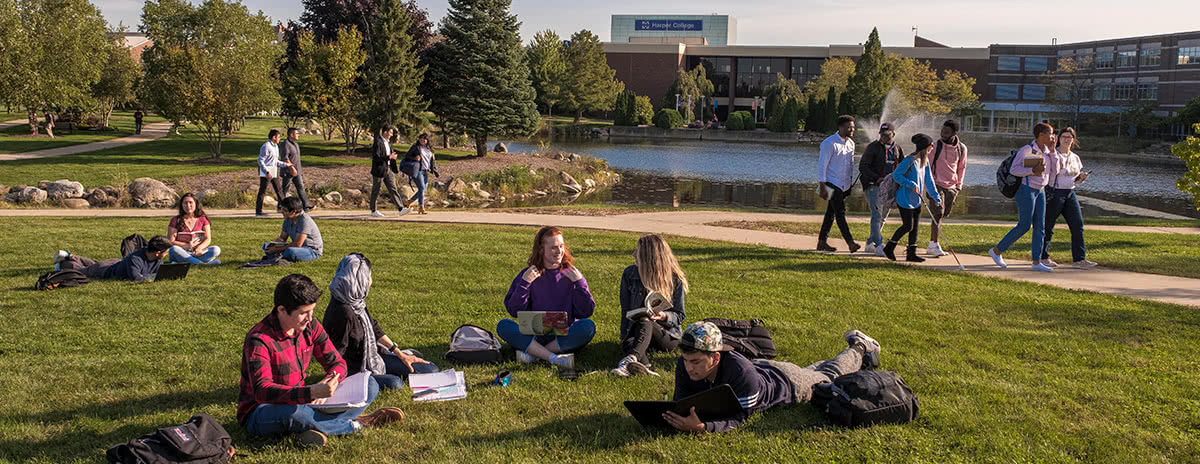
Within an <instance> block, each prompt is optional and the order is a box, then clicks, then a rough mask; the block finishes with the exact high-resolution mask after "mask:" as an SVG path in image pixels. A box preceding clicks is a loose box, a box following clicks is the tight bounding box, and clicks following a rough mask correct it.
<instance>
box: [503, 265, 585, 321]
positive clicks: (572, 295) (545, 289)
mask: <svg viewBox="0 0 1200 464" xmlns="http://www.w3.org/2000/svg"><path fill="white" fill-rule="evenodd" d="M524 273H525V271H524V270H521V272H519V273H517V277H516V278H514V279H513V281H512V285H509V286H508V294H506V295H504V307H505V309H507V310H508V314H509V315H510V316H512V317H517V312H518V311H563V312H566V313H567V321H569V323H571V324H574V323H575V320H577V319H587V318H589V317H592V312H593V311H594V310H595V309H596V300H594V299H592V292H591V290H589V289H588V284H587V279H585V278H582V277H581V278H580V279H579V280H578V281H576V282H571V279H569V278H567V273H566V272H564V270H563V268H558V269H546V270H545V271H543V272H542V275H540V276H538V278H536V279H534V280H533V282H526V281H525V279H524V278H522V277H521V276H522V275H524Z"/></svg>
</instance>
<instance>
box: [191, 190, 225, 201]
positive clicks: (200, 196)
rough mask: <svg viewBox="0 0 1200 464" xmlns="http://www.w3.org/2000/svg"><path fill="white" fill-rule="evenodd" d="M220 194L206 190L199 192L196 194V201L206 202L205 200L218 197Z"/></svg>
mask: <svg viewBox="0 0 1200 464" xmlns="http://www.w3.org/2000/svg"><path fill="white" fill-rule="evenodd" d="M218 193H220V192H217V190H216V189H204V190H201V191H199V192H196V200H198V201H200V202H204V199H205V198H208V197H210V196H213V195H216V194H218Z"/></svg>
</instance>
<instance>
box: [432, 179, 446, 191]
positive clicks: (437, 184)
mask: <svg viewBox="0 0 1200 464" xmlns="http://www.w3.org/2000/svg"><path fill="white" fill-rule="evenodd" d="M449 186H450V184H447V183H445V182H442V181H440V180H439V181H437V182H434V183H433V189H434V190H439V191H442V192H445V191H446V188H448V187H449Z"/></svg>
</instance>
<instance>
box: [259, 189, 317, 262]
mask: <svg viewBox="0 0 1200 464" xmlns="http://www.w3.org/2000/svg"><path fill="white" fill-rule="evenodd" d="M280 208H281V209H283V217H284V219H283V228H282V230H281V231H280V233H279V237H277V238H276V239H275V241H274V242H270V243H264V244H263V251H266V252H267V254H268V255H270V254H275V253H282V254H283V259H286V260H288V261H312V260H314V259H317V258H320V257H321V252H322V250H323V247H324V242H322V241H321V229H318V228H317V223H316V222H314V221H313V219H312V217H310V216H309V215H307V214H305V213H304V202H302V201H300V199H299V198H296V197H287V198H284V199H283V202H282V203H280Z"/></svg>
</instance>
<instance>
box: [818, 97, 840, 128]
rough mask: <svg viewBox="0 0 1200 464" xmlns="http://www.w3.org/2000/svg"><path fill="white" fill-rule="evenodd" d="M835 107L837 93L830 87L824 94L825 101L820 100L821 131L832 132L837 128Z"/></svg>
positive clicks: (836, 105)
mask: <svg viewBox="0 0 1200 464" xmlns="http://www.w3.org/2000/svg"><path fill="white" fill-rule="evenodd" d="M837 107H838V94H837V89H835V88H833V87H830V88H829V93H827V94H825V101H824V102H821V119H820V121H819V123H820V124H821V132H833V131H834V130H836V129H837V124H836V123H835V122H834V121H836V120H837V117H838V114H837Z"/></svg>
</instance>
